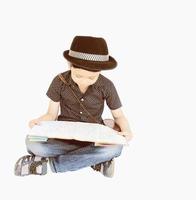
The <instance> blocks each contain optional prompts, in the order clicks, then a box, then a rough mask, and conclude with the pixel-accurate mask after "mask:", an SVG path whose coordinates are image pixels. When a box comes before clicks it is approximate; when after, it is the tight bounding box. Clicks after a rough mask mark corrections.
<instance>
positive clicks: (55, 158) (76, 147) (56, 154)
mask: <svg viewBox="0 0 196 200" xmlns="http://www.w3.org/2000/svg"><path fill="white" fill-rule="evenodd" d="M26 147H27V151H28V152H29V153H30V154H33V155H36V156H41V157H47V158H49V163H50V167H51V170H52V172H56V173H57V172H66V171H75V170H78V169H81V168H84V167H88V166H92V165H95V164H98V163H102V162H105V161H108V160H111V159H112V158H114V157H118V156H120V154H121V152H122V149H123V145H110V146H94V143H92V142H80V141H76V140H62V139H51V138H50V139H48V141H46V142H37V141H36V142H35V141H30V140H29V139H28V138H26Z"/></svg>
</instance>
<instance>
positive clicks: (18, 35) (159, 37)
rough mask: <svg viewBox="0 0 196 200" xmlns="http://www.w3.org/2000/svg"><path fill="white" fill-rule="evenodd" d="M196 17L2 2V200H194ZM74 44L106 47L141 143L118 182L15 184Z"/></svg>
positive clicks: (91, 174) (158, 5)
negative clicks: (33, 124)
mask: <svg viewBox="0 0 196 200" xmlns="http://www.w3.org/2000/svg"><path fill="white" fill-rule="evenodd" d="M195 10H196V7H195V5H194V1H189V0H186V1H185V0H184V1H181V0H178V1H174V0H164V1H155V0H154V1H152V0H149V1H142V0H137V1H123V0H121V1H104V0H99V1H92V0H91V1H90V0H88V1H86V0H83V1H73V0H70V1H65V0H64V1H60V0H55V1H49V0H47V1H44V0H43V1H41V0H39V1H37V0H33V1H28V0H26V1H25V0H18V1H9V0H6V1H1V2H0V58H1V59H0V70H1V72H0V81H1V83H0V91H1V104H0V111H1V140H0V163H1V164H0V182H1V183H0V184H1V196H2V197H3V199H21V200H23V199H29V200H31V199H35V198H39V199H42V198H44V199H45V198H46V199H96V200H97V199H111V198H113V199H134V200H143V199H151V200H157V199H159V200H161V199H164V200H165V199H186V200H187V199H188V200H192V199H194V200H195V198H196V194H195V187H196V172H195V171H196V164H195V152H196V148H195V134H196V129H195V119H196V114H195V113H196V106H195V102H196V96H195V85H196V80H195V67H196V59H195V55H196V37H195V36H196V29H195V26H196V14H195ZM75 35H92V36H98V37H99V36H100V37H104V38H105V39H106V41H107V43H108V47H109V52H110V54H111V55H112V56H113V57H115V58H116V60H117V61H118V67H117V68H116V69H115V70H110V71H107V72H103V75H105V76H107V77H108V78H110V79H111V80H112V81H113V82H114V83H115V85H116V88H117V90H118V92H119V95H120V97H121V100H122V103H123V111H124V113H125V115H126V116H127V118H128V120H129V122H130V126H131V128H132V131H133V132H134V133H135V138H134V140H133V141H131V142H130V146H129V147H127V148H126V149H124V151H123V153H122V155H121V156H120V157H119V158H117V159H116V171H115V176H114V178H112V179H108V178H105V177H104V176H102V175H101V174H99V173H97V172H95V171H93V170H92V169H91V168H84V169H81V170H78V171H75V172H67V173H63V174H52V173H51V172H50V171H49V173H48V175H46V176H42V177H40V176H28V177H24V178H21V177H16V176H14V174H13V169H14V164H15V161H16V160H17V159H18V158H19V157H20V156H22V155H24V154H26V149H25V143H24V138H25V135H26V134H27V124H28V121H29V120H30V119H33V118H36V117H38V116H40V115H42V114H44V113H45V112H46V111H47V106H48V101H49V99H48V97H47V96H46V95H45V93H46V91H47V89H48V87H49V84H50V82H51V81H52V79H53V77H54V76H55V75H56V74H57V73H59V72H63V71H65V70H67V63H66V60H65V59H64V58H63V56H62V53H63V51H64V50H67V49H69V47H70V44H71V41H72V39H73V37H74V36H75ZM104 117H105V118H106V117H110V112H109V110H107V109H106V110H105V111H104ZM2 197H1V198H2Z"/></svg>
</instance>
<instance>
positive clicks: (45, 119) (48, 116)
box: [38, 113, 56, 121]
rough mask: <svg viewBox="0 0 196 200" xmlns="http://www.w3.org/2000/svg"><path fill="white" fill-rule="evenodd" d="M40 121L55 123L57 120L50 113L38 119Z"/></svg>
mask: <svg viewBox="0 0 196 200" xmlns="http://www.w3.org/2000/svg"><path fill="white" fill-rule="evenodd" d="M38 119H39V120H40V121H54V120H56V119H55V117H54V116H52V115H51V114H49V113H46V114H44V115H42V116H40V117H39V118H38Z"/></svg>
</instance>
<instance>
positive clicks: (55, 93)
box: [46, 75, 62, 102]
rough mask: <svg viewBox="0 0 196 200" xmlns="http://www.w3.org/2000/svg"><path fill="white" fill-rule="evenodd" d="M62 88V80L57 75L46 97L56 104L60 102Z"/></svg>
mask: <svg viewBox="0 0 196 200" xmlns="http://www.w3.org/2000/svg"><path fill="white" fill-rule="evenodd" d="M61 86H62V81H61V80H60V78H59V77H58V75H57V76H55V77H54V79H53V80H52V82H51V84H50V86H49V88H48V90H47V92H46V95H47V96H48V97H49V98H50V99H52V100H53V101H55V102H58V101H60V98H61Z"/></svg>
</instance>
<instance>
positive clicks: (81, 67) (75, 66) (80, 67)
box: [71, 64, 101, 72]
mask: <svg viewBox="0 0 196 200" xmlns="http://www.w3.org/2000/svg"><path fill="white" fill-rule="evenodd" d="M71 66H73V67H75V68H79V69H83V68H82V67H80V66H77V65H74V64H71ZM87 71H90V72H100V71H101V70H89V69H88V70H87Z"/></svg>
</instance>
